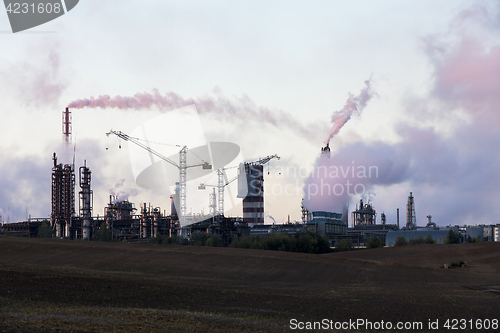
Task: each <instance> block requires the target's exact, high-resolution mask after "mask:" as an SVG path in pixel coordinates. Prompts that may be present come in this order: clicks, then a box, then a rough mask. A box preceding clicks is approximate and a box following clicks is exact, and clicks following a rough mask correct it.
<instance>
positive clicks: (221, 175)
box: [198, 154, 280, 214]
mask: <svg viewBox="0 0 500 333" xmlns="http://www.w3.org/2000/svg"><path fill="white" fill-rule="evenodd" d="M273 158H276V159H278V160H279V159H280V157H279V156H278V155H277V154H274V155H269V156H266V157H264V158H261V159H259V160H257V161H253V162H247V163H246V164H250V165H264V164H266V163H267V162H269V161H270V160H272V159H273ZM227 169H231V168H224V169H217V177H218V184H217V185H206V184H200V186H198V189H200V190H204V189H205V187H206V186H210V187H217V189H218V192H219V193H218V196H219V197H218V198H217V201H218V202H217V204H218V211H219V214H224V188H225V187H226V186H227V185H229V184H230V183H232V182H233V181H235V180H236V179H238V177H239V175H237V176H236V177H234V178H233V179H231V180H229V181H227V180H226V182H225V183H224V176H226V174H225V172H224V170H227ZM226 179H227V177H226Z"/></svg>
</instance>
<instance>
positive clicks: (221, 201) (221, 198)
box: [198, 166, 238, 215]
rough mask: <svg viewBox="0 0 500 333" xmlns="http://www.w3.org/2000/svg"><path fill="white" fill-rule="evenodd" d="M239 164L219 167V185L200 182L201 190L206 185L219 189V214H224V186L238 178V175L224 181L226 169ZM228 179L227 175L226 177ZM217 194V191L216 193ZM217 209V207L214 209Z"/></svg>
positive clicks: (199, 187)
mask: <svg viewBox="0 0 500 333" xmlns="http://www.w3.org/2000/svg"><path fill="white" fill-rule="evenodd" d="M236 167H237V166H233V167H229V168H223V169H217V171H216V172H217V179H218V182H217V185H207V184H204V183H202V184H200V186H198V189H199V190H204V189H205V187H207V186H209V187H213V188H214V190H215V188H217V189H218V192H219V194H218V200H217V211H218V213H219V214H221V215H223V214H224V188H225V187H226V186H227V185H229V184H231V183H232V182H233V181H235V180H236V179H238V176H236V177H234V178H232V179H231V180H229V181H226V182H225V183H224V176H226V173H225V172H224V171H225V170H228V169H233V168H236ZM226 179H227V177H226ZM213 195H215V192H214V194H213ZM214 210H215V209H214Z"/></svg>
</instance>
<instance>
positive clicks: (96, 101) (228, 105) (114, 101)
mask: <svg viewBox="0 0 500 333" xmlns="http://www.w3.org/2000/svg"><path fill="white" fill-rule="evenodd" d="M192 104H195V105H196V109H197V110H198V112H199V113H200V114H210V113H212V114H219V115H224V116H225V117H227V119H229V120H240V121H243V122H247V121H255V122H263V123H267V124H270V125H272V126H274V127H277V128H286V129H288V130H291V131H293V132H294V133H296V134H297V135H300V136H302V137H304V138H306V139H307V140H310V141H311V142H314V141H315V140H316V138H317V136H318V133H320V130H321V129H322V128H321V127H320V126H318V125H304V124H302V123H301V122H299V121H298V120H296V119H294V118H293V117H292V116H291V115H290V114H288V113H286V112H283V111H276V110H274V111H271V110H270V109H268V108H265V107H260V106H257V105H256V104H255V103H254V102H253V101H252V100H251V99H250V98H249V97H248V96H246V95H243V96H242V97H235V98H233V99H228V98H226V97H224V96H222V95H221V94H218V95H217V97H211V96H207V95H205V96H201V97H198V98H196V99H193V98H183V97H182V96H180V95H178V94H176V93H174V92H167V93H165V94H161V93H160V92H159V90H158V89H153V92H152V93H147V92H144V93H137V94H135V95H134V96H114V97H110V96H109V95H100V96H98V97H97V98H94V97H90V98H88V99H78V100H74V101H72V102H70V103H69V104H68V107H70V108H77V109H81V108H85V107H87V108H102V109H105V108H118V109H123V110H127V109H133V110H140V109H149V108H151V107H158V108H160V109H163V110H166V111H168V110H174V109H178V108H181V107H184V106H188V105H192Z"/></svg>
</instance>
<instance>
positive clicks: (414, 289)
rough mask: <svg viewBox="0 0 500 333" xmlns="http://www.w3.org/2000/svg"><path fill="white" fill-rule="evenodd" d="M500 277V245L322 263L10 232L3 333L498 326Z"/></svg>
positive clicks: (421, 248) (310, 258)
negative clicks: (344, 324)
mask: <svg viewBox="0 0 500 333" xmlns="http://www.w3.org/2000/svg"><path fill="white" fill-rule="evenodd" d="M462 261H463V262H465V263H466V265H465V267H460V268H453V269H444V268H443V265H444V264H448V265H451V264H452V263H460V262H462ZM499 276H500V243H478V244H460V245H417V246H405V247H399V248H381V249H374V250H362V251H354V252H344V253H329V254H323V255H315V254H301V253H285V252H276V251H260V250H245V249H230V248H208V247H195V246H162V245H139V244H125V243H102V242H87V241H85V242H84V241H67V240H51V239H27V238H16V237H7V236H2V237H0V281H1V283H0V328H1V330H0V331H2V332H284V331H290V329H289V327H290V325H289V322H290V320H291V319H293V318H295V319H297V320H299V321H318V320H322V319H325V318H326V319H329V320H333V321H349V320H356V319H366V320H370V321H374V322H375V321H381V320H384V321H385V322H388V321H389V322H393V323H396V322H406V321H421V322H423V323H424V324H425V325H427V323H428V321H429V320H439V321H440V323H444V322H445V321H446V319H452V318H457V319H467V320H469V319H478V318H479V319H495V318H496V319H500V314H499V311H498V310H499V308H500V278H499ZM424 328H425V326H424ZM392 331H395V330H392ZM422 331H426V330H425V329H424V330H422ZM462 331H466V330H462ZM470 331H477V330H475V329H474V330H470ZM343 332H345V330H344V331H343Z"/></svg>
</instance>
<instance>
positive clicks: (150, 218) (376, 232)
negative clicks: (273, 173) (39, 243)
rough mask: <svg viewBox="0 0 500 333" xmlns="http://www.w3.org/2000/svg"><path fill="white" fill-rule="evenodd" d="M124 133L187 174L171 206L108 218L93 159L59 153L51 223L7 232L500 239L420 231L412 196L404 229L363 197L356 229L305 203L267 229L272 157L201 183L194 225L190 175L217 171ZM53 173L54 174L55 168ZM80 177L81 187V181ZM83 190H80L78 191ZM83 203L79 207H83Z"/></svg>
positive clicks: (119, 209)
mask: <svg viewBox="0 0 500 333" xmlns="http://www.w3.org/2000/svg"><path fill="white" fill-rule="evenodd" d="M111 134H113V135H116V136H118V137H120V138H121V139H123V140H126V141H129V142H131V143H133V144H136V145H137V146H139V147H141V148H142V149H145V150H147V151H148V152H149V153H150V154H153V155H155V156H157V157H159V158H160V159H162V160H164V161H165V162H167V163H169V164H171V165H173V166H175V167H176V168H178V170H179V179H178V181H177V182H175V191H174V193H173V194H172V195H171V196H170V207H168V210H167V209H165V207H163V208H162V207H159V206H154V205H151V204H150V203H149V204H146V203H141V204H140V205H139V206H138V207H136V206H135V204H134V203H132V202H129V201H128V200H119V199H118V198H117V197H113V196H112V195H110V198H109V203H107V205H106V206H105V208H104V212H103V214H97V215H95V214H94V212H93V191H92V172H91V170H90V168H89V167H88V166H87V163H86V161H84V163H83V165H82V166H80V167H78V169H77V167H76V166H75V162H74V161H73V163H72V164H63V163H58V158H57V154H56V153H54V154H53V156H52V160H53V167H52V173H51V214H50V219H47V218H29V219H28V220H27V221H22V222H16V223H3V224H2V225H1V226H0V233H3V234H12V235H22V236H28V237H36V236H37V233H38V229H39V227H40V225H41V224H42V221H44V220H50V221H49V222H50V227H51V230H52V237H53V238H65V239H84V240H92V239H95V238H96V235H97V234H98V232H99V230H100V228H102V227H103V226H105V227H106V228H108V229H109V231H110V233H111V239H113V240H116V241H126V242H147V241H148V240H150V239H151V238H155V237H159V236H167V237H172V236H177V237H181V238H188V239H189V238H190V237H191V235H193V234H194V233H207V234H209V235H210V236H214V235H215V236H217V237H218V238H219V239H220V241H221V244H222V245H224V246H228V245H229V244H230V243H231V241H232V240H233V239H234V237H238V238H242V237H245V236H249V235H259V236H262V237H264V236H266V235H270V234H272V233H285V234H289V235H294V234H296V233H299V232H311V233H316V234H319V235H321V236H323V237H325V238H327V239H328V240H329V241H330V245H331V246H335V245H336V244H337V243H338V242H339V241H341V240H346V239H347V240H350V241H351V243H352V244H353V245H354V246H357V247H363V246H365V245H366V242H367V240H368V239H370V238H374V237H377V238H380V239H382V240H384V241H385V244H386V246H393V245H394V244H395V243H396V240H397V239H398V238H401V237H402V238H404V239H406V240H407V241H410V240H412V239H416V238H419V237H420V236H421V237H423V238H426V237H432V239H434V241H435V242H436V243H442V242H443V241H444V239H445V238H446V236H447V235H448V233H449V232H450V230H454V231H455V232H456V233H458V234H459V235H460V239H461V241H462V242H465V241H466V240H467V239H474V240H477V241H482V242H487V241H496V242H498V241H500V224H496V225H479V226H451V225H449V226H447V227H438V226H437V225H436V223H434V222H432V216H431V215H428V216H427V224H426V225H425V226H423V227H419V226H417V222H416V209H415V197H414V196H413V193H412V192H410V194H409V196H408V198H407V204H406V214H405V223H404V224H403V225H400V221H399V208H396V210H397V220H396V223H393V224H390V223H387V221H386V216H385V214H384V213H381V214H380V223H377V212H376V210H375V208H374V206H373V205H372V204H371V203H369V202H363V200H360V202H359V205H358V204H356V207H355V209H354V210H353V211H352V212H351V214H350V215H351V219H350V225H349V223H348V219H347V216H346V215H345V212H343V213H341V212H329V211H312V212H310V211H308V210H307V209H306V208H305V207H304V206H302V221H296V222H290V220H289V221H288V222H287V223H284V224H276V223H274V224H267V225H266V224H264V216H265V212H264V172H263V170H264V165H265V164H266V163H268V162H269V161H270V160H272V159H279V158H280V157H279V156H278V155H269V156H267V157H264V158H261V159H258V160H255V161H251V162H242V163H240V165H239V166H238V173H237V176H236V177H235V178H233V179H230V180H228V179H227V178H226V177H225V172H224V170H225V169H222V168H221V169H217V170H215V172H216V174H217V177H218V183H217V185H206V184H200V186H199V188H200V189H204V188H205V187H206V186H209V187H213V192H212V193H211V194H210V214H207V215H206V216H203V217H202V218H201V220H200V219H198V220H197V221H194V220H193V219H192V218H191V216H190V215H188V214H186V170H187V168H190V167H201V168H202V169H204V170H210V169H212V165H210V163H208V162H206V161H202V162H201V163H198V164H194V165H188V164H187V161H186V152H187V150H188V147H186V146H183V147H181V149H180V152H179V161H178V162H177V161H173V160H171V159H170V158H167V157H165V156H163V155H162V154H160V153H159V152H157V151H154V150H153V149H152V148H151V147H150V146H149V145H148V144H147V143H144V142H141V141H140V139H138V138H133V137H130V136H128V135H127V134H125V133H123V132H119V131H110V132H109V133H107V135H108V136H109V135H111ZM63 138H64V141H65V143H66V144H70V143H71V112H70V110H69V109H68V108H66V109H65V111H64V112H63ZM321 156H322V158H330V148H329V146H328V144H327V145H326V146H325V147H324V148H322V149H321ZM47 173H48V170H47ZM77 180H78V187H79V189H77V187H76V183H77ZM236 180H237V183H238V194H237V197H238V198H240V199H242V214H241V217H229V216H225V215H224V211H225V210H224V189H225V187H226V186H227V185H229V184H230V183H231V182H233V181H236ZM77 191H78V193H77ZM76 198H78V210H77V205H76V200H77V199H76Z"/></svg>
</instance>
